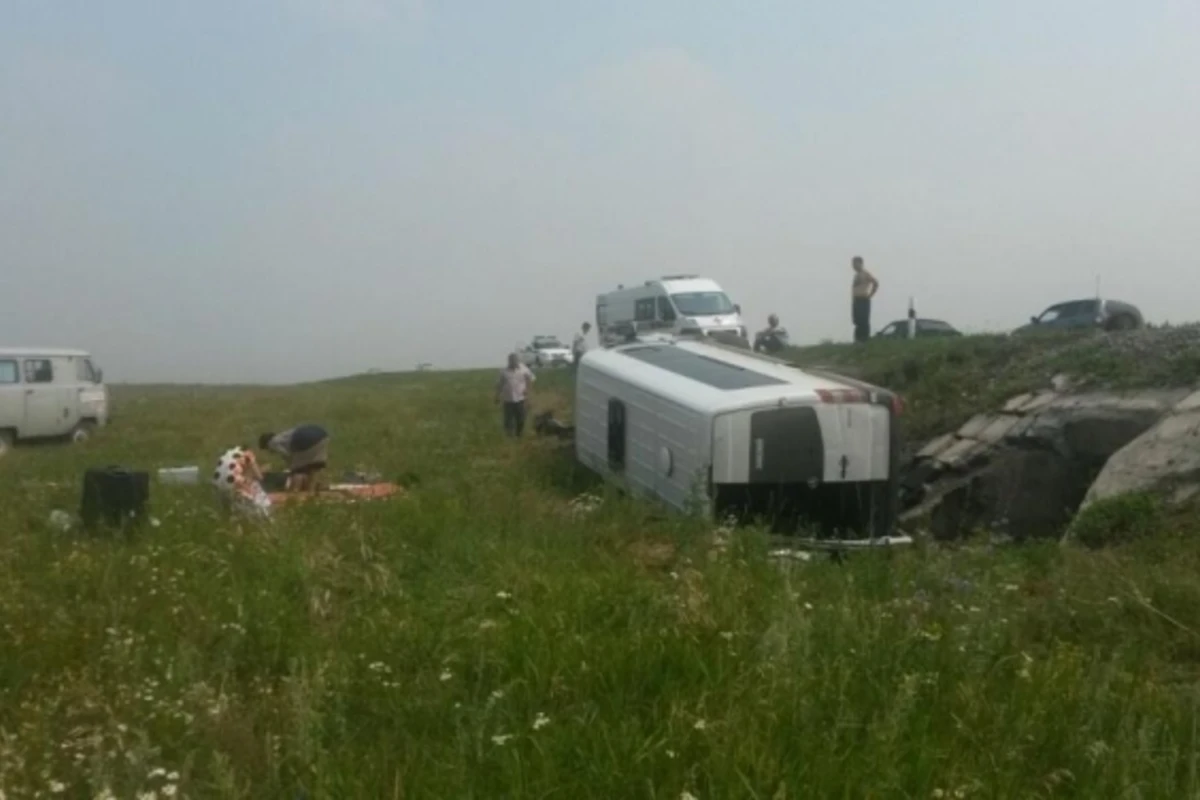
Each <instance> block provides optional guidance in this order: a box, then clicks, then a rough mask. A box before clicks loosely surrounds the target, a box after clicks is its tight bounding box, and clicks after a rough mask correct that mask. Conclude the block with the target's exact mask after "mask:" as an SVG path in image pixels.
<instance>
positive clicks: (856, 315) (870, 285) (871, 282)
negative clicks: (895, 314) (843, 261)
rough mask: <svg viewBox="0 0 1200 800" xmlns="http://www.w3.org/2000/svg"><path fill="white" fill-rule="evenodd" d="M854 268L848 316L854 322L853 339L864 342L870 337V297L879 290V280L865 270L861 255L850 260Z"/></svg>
mask: <svg viewBox="0 0 1200 800" xmlns="http://www.w3.org/2000/svg"><path fill="white" fill-rule="evenodd" d="M850 264H851V266H853V268H854V281H853V283H851V284H850V318H851V319H852V320H853V322H854V341H856V342H865V341H867V340H868V339H870V338H871V298H872V297H874V296H875V293H876V292H877V291H879V281H877V280H875V276H874V275H872V274H871V273H869V272H867V268H866V267H864V266H863V260H862V256H855V257H854V260H853V261H851V262H850Z"/></svg>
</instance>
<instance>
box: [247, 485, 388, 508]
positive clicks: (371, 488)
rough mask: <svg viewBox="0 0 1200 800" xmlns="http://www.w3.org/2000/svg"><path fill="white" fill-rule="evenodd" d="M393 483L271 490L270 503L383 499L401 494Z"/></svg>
mask: <svg viewBox="0 0 1200 800" xmlns="http://www.w3.org/2000/svg"><path fill="white" fill-rule="evenodd" d="M403 493H404V488H403V487H402V486H400V485H399V484H395V483H339V484H334V485H333V486H330V487H329V488H328V489H323V490H321V491H319V492H315V493H314V492H271V493H270V494H268V495H267V496H268V497H270V498H271V504H272V505H291V504H295V503H353V502H356V501H358V500H383V499H386V498H388V497H393V496H395V495H398V494H403Z"/></svg>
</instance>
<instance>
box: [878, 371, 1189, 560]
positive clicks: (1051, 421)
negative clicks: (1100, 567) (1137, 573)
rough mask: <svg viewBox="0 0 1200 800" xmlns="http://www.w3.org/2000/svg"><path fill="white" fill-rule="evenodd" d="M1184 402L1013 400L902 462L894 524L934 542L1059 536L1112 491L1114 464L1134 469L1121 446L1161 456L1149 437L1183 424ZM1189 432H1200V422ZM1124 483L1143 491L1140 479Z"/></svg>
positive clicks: (1176, 396)
mask: <svg viewBox="0 0 1200 800" xmlns="http://www.w3.org/2000/svg"><path fill="white" fill-rule="evenodd" d="M1187 396H1188V392H1187V391H1186V390H1181V391H1162V390H1151V391H1144V392H1135V393H1118V392H1100V393H1091V394H1086V395H1069V394H1063V393H1059V392H1055V391H1046V392H1040V393H1036V394H1029V395H1023V396H1021V397H1017V398H1013V399H1012V400H1010V401H1009V402H1008V403H1007V404H1006V405H1005V407H1004V410H1003V411H1000V412H996V413H992V414H980V415H977V416H976V417H975V418H973V419H972V420H971V421H969V422H968V423H967V424H966V425H964V426H962V427H961V428H959V429H958V430H957V431H956V432H954V433H953V434H947V435H945V436H941V437H938V439H935V440H934V441H933V442H930V443H929V445H927V446H926V448H924V449H923V450H922V451H921V452H920V453H918V454H917V456H916V457H915V458H914V459H913V460H912V461H910V462H909V464H908V465H907V467H906V468H905V472H906V473H907V477H908V479H907V480H905V479H904V478H902V483H903V484H905V486H906V487H907V489H908V491H907V492H906V493H904V494H902V497H901V502H902V503H903V504H904V511H903V513H902V516H901V520H902V522H908V523H909V524H912V523H916V524H918V525H922V524H923V526H924V527H926V528H927V529H928V530H929V532H930V533H931V534H932V535H933V536H934V537H935V538H937V539H941V540H947V539H955V538H959V537H961V536H964V535H968V534H970V533H971V532H973V531H976V530H979V529H990V530H993V531H996V532H999V533H1005V534H1008V535H1010V536H1012V537H1013V538H1016V539H1025V538H1038V537H1054V536H1059V535H1061V533H1062V532H1063V530H1064V529H1065V528H1066V527H1067V526H1068V525H1069V523H1070V522H1071V520H1072V519H1073V518H1074V516H1075V514H1076V512H1077V511H1078V509H1079V507H1080V505H1081V504H1082V503H1083V502H1084V500H1085V497H1086V498H1090V497H1091V496H1092V495H1095V494H1096V487H1097V486H1103V487H1106V489H1108V493H1110V494H1111V493H1112V492H1114V491H1117V489H1112V488H1109V487H1112V486H1113V485H1114V484H1119V483H1120V482H1119V481H1114V480H1113V479H1112V478H1111V476H1110V475H1109V474H1108V473H1109V472H1112V471H1113V470H1114V469H1115V468H1116V466H1117V465H1120V467H1121V469H1122V470H1124V471H1125V472H1129V471H1130V470H1129V468H1128V466H1127V465H1128V464H1130V463H1137V462H1138V458H1137V455H1136V454H1134V455H1132V456H1131V455H1130V454H1129V448H1134V447H1136V446H1138V443H1139V442H1143V441H1146V442H1148V443H1149V444H1147V445H1146V447H1149V446H1151V445H1153V446H1156V447H1158V448H1159V449H1160V450H1161V449H1162V444H1161V442H1160V441H1159V439H1160V438H1161V437H1158V438H1155V437H1154V436H1152V435H1151V432H1152V431H1154V430H1158V429H1160V428H1161V429H1163V430H1167V429H1168V428H1169V429H1171V430H1174V429H1175V428H1182V427H1187V426H1181V425H1180V424H1179V422H1178V420H1179V419H1181V418H1183V417H1184V416H1185V413H1186V408H1185V406H1186V402H1185V398H1186V397H1187ZM1164 426H1165V427H1164ZM1196 427H1197V431H1198V432H1200V421H1198V423H1197V426H1196ZM1116 454H1120V457H1119V458H1114V456H1115V455H1116ZM1110 459H1112V460H1113V464H1114V467H1113V468H1109V462H1110ZM1142 460H1143V461H1144V460H1145V459H1142ZM1160 460H1161V459H1160ZM1198 461H1200V459H1198ZM1130 483H1131V486H1132V488H1134V489H1143V488H1145V485H1146V483H1147V480H1145V479H1141V480H1139V481H1136V482H1130ZM1133 483H1136V485H1132V484H1133ZM1089 491H1090V492H1091V494H1089Z"/></svg>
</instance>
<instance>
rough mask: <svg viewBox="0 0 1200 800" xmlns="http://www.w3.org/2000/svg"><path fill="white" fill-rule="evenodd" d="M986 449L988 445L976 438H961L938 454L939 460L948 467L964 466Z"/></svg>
mask: <svg viewBox="0 0 1200 800" xmlns="http://www.w3.org/2000/svg"><path fill="white" fill-rule="evenodd" d="M986 449H987V445H984V444H981V443H979V442H977V441H975V440H974V439H959V440H958V441H957V442H955V443H954V444H953V445H951V446H950V447H948V448H947V449H945V450H943V451H942V452H941V453H940V454H938V457H937V460H938V462H939V463H942V464H945V465H946V466H947V467H952V468H953V467H962V466H965V465H966V464H968V463H969V462H970V461H971V459H973V458H974V457H975V456H977V455H980V454H981V453H983V451H984V450H986Z"/></svg>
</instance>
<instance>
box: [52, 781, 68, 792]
mask: <svg viewBox="0 0 1200 800" xmlns="http://www.w3.org/2000/svg"><path fill="white" fill-rule="evenodd" d="M66 790H67V785H66V784H65V783H63V782H62V781H50V792H51V793H52V794H62V793H63V792H65V791H66Z"/></svg>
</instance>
